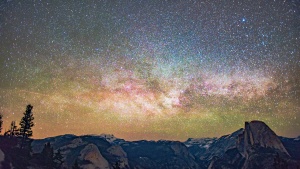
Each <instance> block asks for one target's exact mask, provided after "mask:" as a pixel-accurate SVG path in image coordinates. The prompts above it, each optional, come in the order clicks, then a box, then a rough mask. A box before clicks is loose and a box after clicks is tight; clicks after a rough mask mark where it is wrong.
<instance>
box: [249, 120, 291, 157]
mask: <svg viewBox="0 0 300 169" xmlns="http://www.w3.org/2000/svg"><path fill="white" fill-rule="evenodd" d="M254 145H255V146H258V147H264V148H274V149H276V150H279V151H280V152H282V153H285V154H287V155H289V153H288V152H287V150H286V149H285V147H284V146H283V144H282V142H281V141H280V139H279V138H278V136H277V135H276V134H275V133H274V131H272V130H271V129H270V128H269V127H268V126H267V125H266V124H265V123H264V122H262V121H251V122H250V123H249V122H245V131H244V148H245V149H244V150H245V156H246V157H247V156H248V151H249V149H251V147H252V146H254Z"/></svg>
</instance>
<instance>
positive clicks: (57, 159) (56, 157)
mask: <svg viewBox="0 0 300 169" xmlns="http://www.w3.org/2000/svg"><path fill="white" fill-rule="evenodd" d="M53 161H54V165H55V168H61V165H62V164H63V162H64V161H63V156H62V155H61V152H60V149H58V150H57V152H56V153H55V154H54V158H53Z"/></svg>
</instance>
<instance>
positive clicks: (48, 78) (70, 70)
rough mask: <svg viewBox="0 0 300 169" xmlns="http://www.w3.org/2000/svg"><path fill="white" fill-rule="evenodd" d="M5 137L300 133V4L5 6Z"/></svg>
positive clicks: (0, 89)
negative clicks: (17, 125) (256, 130)
mask: <svg viewBox="0 0 300 169" xmlns="http://www.w3.org/2000/svg"><path fill="white" fill-rule="evenodd" d="M0 39H1V41H0V54H1V56H0V57H1V58H0V63H1V73H0V78H1V79H0V80H1V83H0V111H1V113H2V114H3V115H4V128H5V129H8V128H9V124H10V122H11V121H12V120H16V121H19V120H20V119H21V116H22V112H24V111H25V107H26V105H27V104H29V103H30V104H32V105H33V106H34V109H33V112H34V116H35V120H34V121H35V127H34V129H33V130H34V138H43V137H49V136H54V135H60V134H66V133H74V134H78V135H81V134H101V133H111V134H115V135H116V136H117V137H121V138H125V139H127V140H140V139H154V140H157V139H171V140H185V139H187V138H189V137H216V136H220V135H223V134H228V133H231V132H233V131H235V130H237V129H238V128H241V127H242V126H243V125H244V121H251V120H263V121H265V122H266V123H267V124H268V125H269V126H270V127H271V128H272V129H274V130H275V132H276V133H278V134H279V135H284V136H289V137H294V136H298V135H299V134H300V133H299V125H300V120H299V119H300V108H299V105H300V99H299V97H300V95H299V93H300V90H299V89H300V87H299V85H300V81H299V79H300V76H299V72H300V67H299V65H300V51H299V49H300V48H299V47H300V3H299V2H298V1H293V0H287V1H272V2H271V1H258V0H257V1H249V2H246V1H245V2H239V1H196V0H195V1H192V0H191V1H179V0H176V1H168V0H167V1H151V2H149V1H138V0H133V1H88V2H87V1H85V2H82V1H76V0H73V1H56V0H54V1H27V2H23V1H21V0H7V1H2V2H0Z"/></svg>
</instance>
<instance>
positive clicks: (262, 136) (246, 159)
mask: <svg viewBox="0 0 300 169" xmlns="http://www.w3.org/2000/svg"><path fill="white" fill-rule="evenodd" d="M297 167H300V164H299V161H298V162H297V161H296V160H294V159H293V158H292V157H291V156H290V154H289V152H288V151H287V149H286V148H285V146H284V145H283V144H282V142H281V140H280V138H279V137H278V136H277V135H276V134H275V133H274V131H272V130H271V129H270V128H269V127H268V126H267V125H266V124H265V123H264V122H261V121H251V122H246V123H245V129H244V131H243V133H241V134H239V135H237V137H236V145H235V146H234V147H232V148H231V149H228V150H227V151H226V152H225V153H224V154H219V156H215V157H214V158H213V160H212V161H211V163H210V165H209V167H208V168H210V169H216V168H242V169H255V168H270V169H271V168H295V169H296V168H297Z"/></svg>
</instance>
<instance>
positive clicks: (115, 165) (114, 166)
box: [113, 161, 121, 169]
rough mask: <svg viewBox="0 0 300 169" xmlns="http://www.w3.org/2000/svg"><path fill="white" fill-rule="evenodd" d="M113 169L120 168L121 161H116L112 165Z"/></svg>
mask: <svg viewBox="0 0 300 169" xmlns="http://www.w3.org/2000/svg"><path fill="white" fill-rule="evenodd" d="M113 169H121V163H120V162H119V161H117V162H116V163H115V164H114V165H113Z"/></svg>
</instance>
